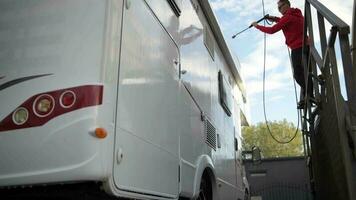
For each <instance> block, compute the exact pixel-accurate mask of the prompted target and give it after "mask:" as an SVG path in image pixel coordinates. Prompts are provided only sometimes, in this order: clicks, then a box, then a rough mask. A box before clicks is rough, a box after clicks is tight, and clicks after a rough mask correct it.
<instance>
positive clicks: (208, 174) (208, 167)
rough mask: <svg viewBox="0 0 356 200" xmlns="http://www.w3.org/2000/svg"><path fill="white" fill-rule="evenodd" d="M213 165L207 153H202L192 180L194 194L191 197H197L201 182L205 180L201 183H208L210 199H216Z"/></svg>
mask: <svg viewBox="0 0 356 200" xmlns="http://www.w3.org/2000/svg"><path fill="white" fill-rule="evenodd" d="M214 169H215V168H214V165H213V162H212V160H211V158H210V157H209V156H207V155H202V156H201V157H200V158H199V159H198V164H197V170H196V173H195V180H194V193H193V194H194V195H193V197H194V198H193V199H197V198H198V197H199V192H200V189H201V184H202V182H204V181H205V183H203V184H207V183H206V182H208V184H210V188H211V193H212V199H217V198H216V194H217V192H216V191H217V188H216V187H217V183H216V175H215V170H214Z"/></svg>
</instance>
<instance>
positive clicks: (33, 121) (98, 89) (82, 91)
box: [0, 85, 103, 132]
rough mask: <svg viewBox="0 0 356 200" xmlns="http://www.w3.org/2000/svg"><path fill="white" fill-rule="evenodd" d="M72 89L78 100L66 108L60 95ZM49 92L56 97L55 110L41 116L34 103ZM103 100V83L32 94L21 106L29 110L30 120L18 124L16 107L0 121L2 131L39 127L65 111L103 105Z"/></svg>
mask: <svg viewBox="0 0 356 200" xmlns="http://www.w3.org/2000/svg"><path fill="white" fill-rule="evenodd" d="M68 90H69V91H72V92H74V94H75V95H76V101H75V103H74V104H73V105H72V106H71V107H70V108H64V107H62V106H61V105H60V102H59V101H60V96H61V95H62V94H63V92H66V91H68ZM43 94H47V95H50V96H52V97H53V98H54V101H55V104H54V109H53V111H52V112H51V113H50V114H49V115H48V116H46V117H39V116H37V115H36V114H35V113H34V111H33V103H34V101H35V100H36V98H37V97H39V96H41V95H43ZM102 101H103V86H102V85H85V86H79V87H73V88H66V89H61V90H56V91H50V92H46V93H41V94H37V95H34V96H32V97H31V98H29V99H28V100H26V101H25V102H24V103H23V104H21V105H20V106H18V108H19V107H23V108H26V109H27V110H28V111H29V116H28V120H27V121H26V122H25V123H24V124H22V125H17V124H15V123H14V122H13V118H12V115H13V113H14V112H15V111H16V109H17V108H16V109H15V110H14V111H13V112H11V113H10V114H9V115H8V116H7V117H5V119H3V120H2V121H1V122H0V132H1V131H9V130H15V129H23V128H30V127H37V126H42V125H44V124H46V123H47V122H48V121H50V120H52V119H54V118H56V117H58V116H60V115H63V114H65V113H69V112H72V111H75V110H78V109H81V108H86V107H90V106H97V105H101V104H102Z"/></svg>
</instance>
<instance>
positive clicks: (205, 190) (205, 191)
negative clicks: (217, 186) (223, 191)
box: [197, 177, 212, 200]
mask: <svg viewBox="0 0 356 200" xmlns="http://www.w3.org/2000/svg"><path fill="white" fill-rule="evenodd" d="M197 200H212V190H211V185H210V182H209V181H208V180H206V178H205V177H203V178H202V180H201V183H200V191H199V196H198V199H197Z"/></svg>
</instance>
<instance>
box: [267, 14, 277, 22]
mask: <svg viewBox="0 0 356 200" xmlns="http://www.w3.org/2000/svg"><path fill="white" fill-rule="evenodd" d="M276 18H277V17H276V16H272V15H268V16H267V17H266V19H267V20H268V21H270V22H275V21H276Z"/></svg>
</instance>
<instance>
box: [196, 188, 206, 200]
mask: <svg viewBox="0 0 356 200" xmlns="http://www.w3.org/2000/svg"><path fill="white" fill-rule="evenodd" d="M198 200H207V198H206V195H205V193H204V190H200V192H199V197H198Z"/></svg>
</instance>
